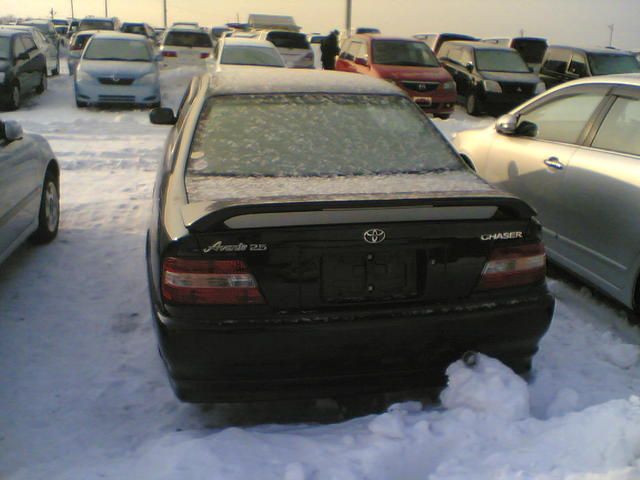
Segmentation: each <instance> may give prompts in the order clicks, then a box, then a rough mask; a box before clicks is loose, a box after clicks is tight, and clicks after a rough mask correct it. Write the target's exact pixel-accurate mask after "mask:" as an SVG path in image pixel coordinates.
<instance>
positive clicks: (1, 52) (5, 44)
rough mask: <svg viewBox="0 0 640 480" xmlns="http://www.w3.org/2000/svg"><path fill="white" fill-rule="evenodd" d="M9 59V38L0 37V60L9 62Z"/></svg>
mask: <svg viewBox="0 0 640 480" xmlns="http://www.w3.org/2000/svg"><path fill="white" fill-rule="evenodd" d="M10 57H11V38H9V37H0V60H9V58H10Z"/></svg>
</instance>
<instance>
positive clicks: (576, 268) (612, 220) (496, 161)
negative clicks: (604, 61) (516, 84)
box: [454, 74, 640, 312]
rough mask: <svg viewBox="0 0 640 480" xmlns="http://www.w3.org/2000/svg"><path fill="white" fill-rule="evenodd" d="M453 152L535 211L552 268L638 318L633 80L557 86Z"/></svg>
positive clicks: (636, 84) (470, 134) (639, 168)
mask: <svg viewBox="0 0 640 480" xmlns="http://www.w3.org/2000/svg"><path fill="white" fill-rule="evenodd" d="M454 145H455V146H456V148H458V150H459V152H460V153H461V154H462V155H463V156H464V157H466V158H467V160H469V161H470V162H471V163H472V164H473V165H474V166H475V168H476V170H477V171H478V173H479V174H480V175H481V176H482V177H484V178H485V179H486V180H488V181H489V182H491V183H493V184H495V185H497V186H499V187H500V188H502V189H504V190H507V191H509V192H512V193H514V194H516V195H517V196H519V197H521V198H522V199H524V200H525V201H527V202H528V203H529V204H530V205H532V206H533V207H534V208H535V209H536V210H537V211H538V214H539V220H540V221H541V222H542V225H543V227H544V229H543V231H544V240H545V243H546V246H547V253H548V254H549V256H550V258H551V259H552V260H555V261H556V262H557V263H558V264H560V265H561V266H563V267H565V268H566V269H568V270H570V271H572V272H574V273H575V274H577V275H578V276H580V277H582V278H584V279H585V280H586V281H587V282H588V283H590V284H593V285H594V286H595V287H597V288H598V289H599V290H601V291H602V292H604V293H606V294H608V295H609V296H611V297H613V298H615V299H616V300H618V301H620V302H622V303H623V304H624V305H626V306H627V307H630V308H633V309H635V310H636V311H637V312H639V311H640V222H639V221H638V216H639V214H640V74H628V75H612V76H602V77H591V78H588V79H582V80H576V81H574V82H570V83H566V84H562V85H560V86H559V87H556V88H554V89H551V90H549V91H548V92H546V93H544V94H542V95H540V96H538V97H536V98H534V99H532V100H530V101H529V102H527V103H525V104H523V105H522V106H520V107H518V108H516V109H515V110H513V111H511V112H510V113H508V114H506V115H503V116H502V117H500V118H499V119H498V121H497V122H496V124H495V125H494V126H491V127H488V128H485V129H483V130H469V131H466V132H462V133H458V134H457V135H456V137H455V139H454Z"/></svg>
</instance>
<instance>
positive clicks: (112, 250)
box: [0, 70, 640, 480]
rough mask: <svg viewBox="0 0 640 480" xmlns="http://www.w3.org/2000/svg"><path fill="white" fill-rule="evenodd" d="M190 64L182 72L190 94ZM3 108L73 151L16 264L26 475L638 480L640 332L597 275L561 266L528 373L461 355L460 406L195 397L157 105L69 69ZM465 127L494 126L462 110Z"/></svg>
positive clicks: (6, 425) (9, 328)
mask: <svg viewBox="0 0 640 480" xmlns="http://www.w3.org/2000/svg"><path fill="white" fill-rule="evenodd" d="M191 73H193V72H192V71H189V70H177V71H172V72H163V74H162V79H161V81H162V83H163V103H164V104H165V105H168V106H173V107H175V106H176V105H177V103H178V101H179V98H180V96H181V92H182V89H183V88H184V86H185V85H186V81H187V80H188V78H189V75H190V74H191ZM3 119H13V120H18V121H19V122H20V123H21V124H22V125H23V127H24V128H25V130H26V131H31V132H35V133H40V134H42V135H44V136H45V137H46V138H47V139H48V140H49V142H50V144H51V146H52V148H53V150H54V152H56V154H57V156H58V160H59V161H60V164H61V168H62V174H61V195H62V217H61V224H60V233H59V236H58V239H57V240H56V241H55V242H53V243H52V244H50V245H47V246H45V247H40V248H34V247H31V246H28V245H24V246H22V247H20V248H19V249H18V250H17V251H16V252H15V253H14V254H13V255H12V256H11V257H10V258H9V259H8V260H7V261H5V262H4V263H3V264H2V265H1V266H0V305H2V307H1V308H0V310H1V311H2V314H1V315H0V370H1V371H2V372H3V373H2V388H1V389H0V405H2V410H3V414H2V415H1V416H0V447H1V450H2V453H1V454H0V476H1V477H3V478H12V479H28V480H32V479H40V478H47V479H71V478H83V479H93V478H114V479H124V478H154V479H161V478H185V479H186V478H193V479H195V478H214V479H217V478H225V479H236V478H237V479H247V478H261V479H270V478H273V479H276V478H278V479H287V480H301V479H389V478H397V479H413V478H415V479H418V478H420V479H425V478H434V479H435V478H438V479H463V478H474V479H496V478H504V479H513V478H522V479H525V478H526V479H529V478H531V479H533V478H545V479H555V478H576V479H578V478H580V479H586V478H589V479H605V478H606V479H616V480H621V479H629V480H631V479H636V478H638V477H639V476H640V463H638V462H639V461H638V455H639V452H640V428H638V425H640V398H638V397H637V396H636V395H637V394H638V392H640V373H639V369H638V366H639V362H640V348H639V347H638V345H639V344H640V331H639V330H638V328H637V327H635V326H632V325H630V324H629V322H628V321H627V318H626V314H625V312H624V311H622V310H621V309H620V308H618V307H616V306H613V304H611V303H610V302H607V301H604V300H603V299H602V298H600V297H599V296H597V295H595V294H593V293H592V292H591V291H590V290H589V289H588V288H587V287H584V286H582V285H581V284H579V283H577V282H574V281H566V280H565V279H563V278H564V277H562V276H561V278H554V279H551V280H550V288H551V291H552V292H553V294H554V295H555V296H556V299H557V304H556V312H555V315H554V318H553V323H552V327H551V330H550V331H549V332H548V333H547V335H546V336H545V337H544V339H543V341H542V344H541V351H540V352H539V354H538V355H537V356H536V357H535V360H534V371H533V374H532V376H531V378H530V379H529V383H528V384H525V383H524V382H523V381H522V380H521V379H520V378H519V377H517V376H516V375H514V374H513V373H512V372H510V371H509V370H508V369H506V368H505V367H503V366H501V365H499V364H496V363H494V362H492V361H491V359H487V358H482V359H480V361H479V363H478V364H477V365H476V367H474V368H469V367H464V366H463V365H462V364H457V366H456V367H454V368H452V369H451V370H450V372H449V373H450V385H449V387H448V389H447V390H446V391H445V396H443V401H442V402H441V403H440V402H438V401H437V400H436V399H433V400H432V401H426V400H424V399H422V400H424V402H423V403H417V402H404V403H399V404H396V405H394V406H393V407H391V408H390V409H389V410H388V411H386V412H385V411H382V412H378V413H371V414H368V415H364V416H357V417H355V418H345V417H344V412H342V411H341V410H340V409H339V408H337V407H336V406H335V405H334V404H332V403H331V402H330V401H321V402H315V403H312V402H279V403H277V402H271V403H266V404H257V405H256V404H250V405H236V406H229V405H187V404H181V403H180V402H179V401H178V400H176V398H175V397H174V396H173V393H172V392H171V389H170V387H169V385H168V382H167V379H166V375H165V372H164V370H163V366H162V363H161V361H160V358H159V357H158V355H157V351H156V342H155V339H154V336H153V331H152V323H151V317H150V312H149V304H148V293H147V280H146V276H145V266H144V236H145V229H146V223H147V221H148V216H149V213H150V211H149V210H150V198H151V189H152V187H153V180H154V175H155V170H156V165H157V163H158V161H159V160H160V158H161V155H162V152H163V144H164V139H165V137H166V135H167V133H168V128H167V127H165V126H154V125H151V124H150V123H149V121H148V113H147V111H136V110H106V111H98V110H94V109H83V110H79V109H76V107H75V104H74V101H73V84H72V81H71V78H70V77H68V76H67V75H64V74H63V75H61V76H60V77H57V78H53V79H51V80H50V83H49V90H48V91H47V92H46V93H45V94H43V95H42V96H39V97H34V98H31V99H26V100H25V106H24V107H23V108H22V109H21V110H19V111H17V112H12V113H6V114H3ZM435 122H436V124H437V125H438V127H439V128H441V130H442V131H443V132H444V133H445V134H446V135H447V136H450V135H451V134H452V133H453V132H455V131H460V130H464V129H468V128H473V127H480V126H486V125H490V124H491V123H492V122H493V119H492V118H490V117H480V118H473V117H469V116H467V115H466V114H465V113H463V111H462V110H461V109H457V110H456V111H455V113H454V115H453V117H452V118H451V119H449V120H446V121H442V120H435Z"/></svg>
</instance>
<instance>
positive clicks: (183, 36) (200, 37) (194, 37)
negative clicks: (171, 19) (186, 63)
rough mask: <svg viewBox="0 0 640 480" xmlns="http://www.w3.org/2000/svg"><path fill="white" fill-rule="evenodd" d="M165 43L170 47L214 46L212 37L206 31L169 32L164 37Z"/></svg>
mask: <svg viewBox="0 0 640 480" xmlns="http://www.w3.org/2000/svg"><path fill="white" fill-rule="evenodd" d="M164 44H165V45H168V46H170V47H202V48H211V47H213V43H212V42H211V37H209V35H208V34H206V33H198V32H175V31H174V32H169V33H167V36H166V37H165V39H164Z"/></svg>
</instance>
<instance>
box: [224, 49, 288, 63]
mask: <svg viewBox="0 0 640 480" xmlns="http://www.w3.org/2000/svg"><path fill="white" fill-rule="evenodd" d="M220 63H222V64H224V65H259V66H264V67H284V62H283V61H282V57H280V55H279V54H278V52H277V51H274V49H273V48H268V47H250V46H240V45H225V47H224V48H223V49H222V56H221V58H220Z"/></svg>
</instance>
